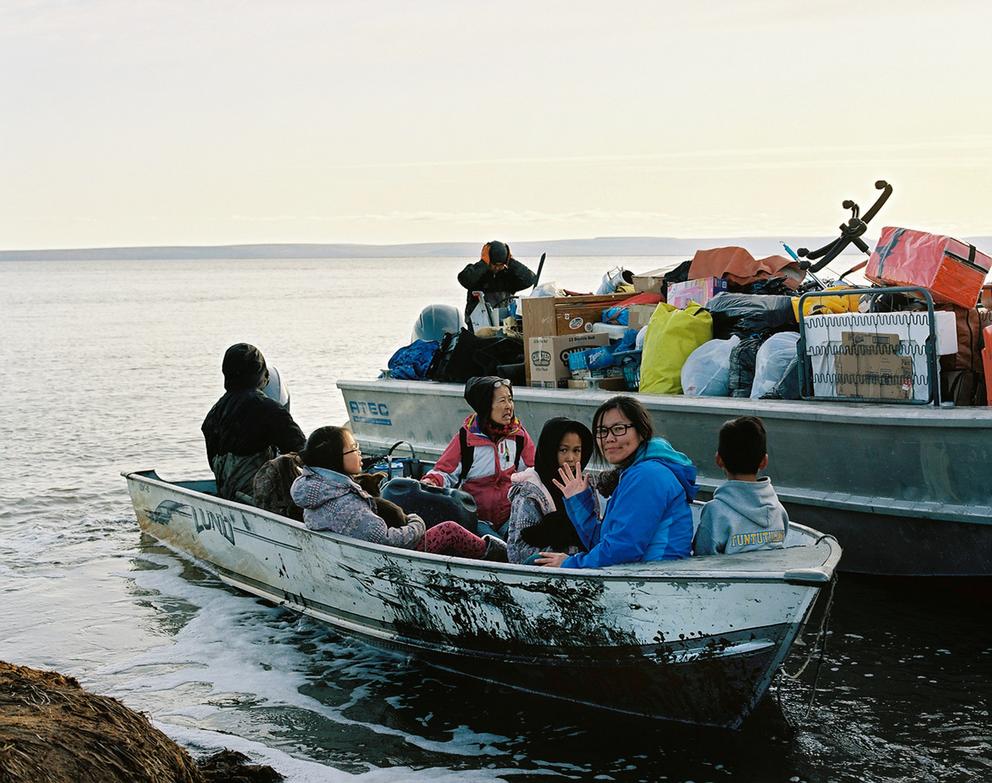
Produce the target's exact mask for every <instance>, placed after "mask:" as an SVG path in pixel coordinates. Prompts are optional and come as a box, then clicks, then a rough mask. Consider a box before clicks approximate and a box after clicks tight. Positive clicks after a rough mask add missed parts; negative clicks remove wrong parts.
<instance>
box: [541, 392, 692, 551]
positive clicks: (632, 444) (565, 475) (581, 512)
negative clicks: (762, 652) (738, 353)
mask: <svg viewBox="0 0 992 783" xmlns="http://www.w3.org/2000/svg"><path fill="white" fill-rule="evenodd" d="M592 432H593V436H594V437H595V439H596V448H597V449H598V451H599V453H600V456H602V457H603V459H605V460H606V461H607V462H609V463H610V464H611V465H613V466H614V468H613V470H611V471H608V472H607V473H605V474H604V475H603V476H601V477H600V481H599V484H598V487H597V489H598V490H599V492H600V493H601V494H602V495H604V496H606V497H608V498H609V500H608V501H607V504H606V513H605V515H604V517H603V520H602V522H600V521H599V519H598V518H597V517H596V511H595V509H596V504H595V502H594V498H593V490H592V489H591V488H590V487H589V481H588V479H587V478H586V476H585V474H583V472H582V466H581V465H578V466H576V468H575V469H574V470H573V469H572V467H571V466H570V465H563V466H562V467H561V469H560V471H559V474H560V477H561V481H559V480H558V479H555V481H554V483H555V486H557V487H558V488H559V489H560V490H561V493H562V496H563V497H564V498H565V509H566V511H567V512H568V516H569V518H570V519H571V520H572V524H573V525H575V529H576V531H577V532H578V534H579V537H580V538H581V539H582V542H583V543H584V544H585V546H586V548H587V549H588V550H589V551H588V552H584V553H579V554H576V555H568V556H566V555H564V554H561V553H559V552H542V553H541V558H540V559H539V560H537V564H538V565H543V566H548V567H552V568H559V567H560V568H604V567H606V566H611V565H616V564H618V563H637V562H641V561H648V560H680V559H682V558H684V557H689V554H690V547H691V545H692V511H691V510H690V507H689V504H690V503H691V502H692V499H693V498H694V497H695V496H696V490H697V487H696V468H695V467H694V466H693V464H692V460H690V459H689V458H688V457H687V456H686V455H685V454H683V453H682V452H680V451H676V450H675V449H674V448H672V445H671V444H670V443H669V442H668V441H667V440H665V439H664V438H657V437H655V436H654V427H653V426H652V424H651V414H649V413H648V412H647V410H646V409H645V408H644V406H643V405H641V403H639V402H638V401H637V400H635V399H634V398H633V397H624V396H620V397H612V398H610V399H609V400H607V401H606V402H604V403H603V404H602V405H601V406H600V407H599V409H598V410H597V411H596V414H595V415H594V416H593V420H592Z"/></svg>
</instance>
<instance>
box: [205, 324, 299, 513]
mask: <svg viewBox="0 0 992 783" xmlns="http://www.w3.org/2000/svg"><path fill="white" fill-rule="evenodd" d="M221 369H222V371H223V373H224V389H225V392H224V396H223V397H221V398H220V399H219V400H217V402H216V403H215V404H214V406H213V407H212V408H211V409H210V412H209V413H208V414H207V417H206V418H205V419H204V420H203V425H202V426H201V427H200V429H201V430H202V431H203V437H204V439H205V440H206V445H207V461H208V462H209V463H210V469H211V470H213V472H214V476H215V477H216V479H217V494H218V495H220V496H221V497H222V498H227V499H228V500H240V501H243V502H249V503H250V502H252V479H253V478H254V477H255V473H256V472H257V471H258V469H259V468H260V467H262V465H264V464H265V463H266V462H267V461H268V460H270V459H272V458H274V457H275V456H276V453H277V451H278V452H280V453H282V454H286V453H288V452H290V451H298V450H299V449H302V448H303V446H304V445H306V438H305V437H304V435H303V431H302V430H301V429H300V428H299V426H297V424H296V422H295V421H293V417H292V416H291V415H290V413H289V410H288V405H287V407H286V408H283V406H282V405H280V404H279V403H278V402H276V401H275V400H273V399H271V398H269V397H266V396H265V394H263V393H262V389H263V388H264V387H265V385H266V383H268V380H269V371H268V368H267V367H266V365H265V358H264V357H263V356H262V352H261V351H259V350H258V348H256V347H255V346H254V345H248V344H247V343H238V344H237V345H232V346H231V347H230V348H228V349H227V352H226V353H225V354H224V362H223V364H222V366H221Z"/></svg>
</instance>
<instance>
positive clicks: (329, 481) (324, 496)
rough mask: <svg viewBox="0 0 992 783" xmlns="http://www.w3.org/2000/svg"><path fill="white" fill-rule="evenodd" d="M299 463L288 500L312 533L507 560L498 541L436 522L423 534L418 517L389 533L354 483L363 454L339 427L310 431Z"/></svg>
mask: <svg viewBox="0 0 992 783" xmlns="http://www.w3.org/2000/svg"><path fill="white" fill-rule="evenodd" d="M300 459H301V461H302V462H303V464H304V468H303V473H302V475H301V476H300V477H299V478H298V479H296V481H294V482H293V486H292V488H291V489H290V495H291V496H292V498H293V502H294V503H296V504H297V505H298V506H300V507H301V508H302V509H303V523H304V524H305V525H306V526H307V527H308V528H310V529H311V530H328V531H330V532H332V533H339V534H340V535H343V536H351V537H352V538H359V539H361V540H363V541H371V542H372V543H373V544H386V545H388V546H395V547H399V548H401V549H417V550H419V551H421V552H433V553H434V554H439V555H455V556H457V557H469V558H474V559H480V558H486V559H494V560H499V559H502V560H505V559H506V547H505V546H504V545H503V544H502V542H501V541H495V540H493V541H490V540H487V539H486V538H480V537H479V536H477V535H475V534H474V533H470V532H469V531H468V530H466V529H465V528H463V527H462V526H461V525H459V524H458V523H457V522H450V521H449V522H440V523H438V524H436V525H434V526H433V527H431V529H430V530H425V525H424V521H423V520H422V519H421V518H420V517H418V516H417V515H416V514H407V515H406V519H407V522H406V524H405V525H403V526H402V527H389V526H388V525H387V524H386V521H385V520H384V519H383V518H382V517H380V516H379V515H378V514H376V512H375V508H374V503H373V501H372V497H371V496H370V495H369V494H368V493H367V492H366V491H365V490H364V489H362V488H361V487H360V486H359V485H358V484H357V483H356V482H355V477H356V476H358V474H360V473H361V472H362V451H361V449H360V448H359V447H358V443H357V441H356V440H355V436H354V435H352V433H351V432H350V431H349V430H346V429H344V428H343V427H320V428H319V429H316V430H314V431H313V432H312V433H311V434H310V437H309V438H307V445H306V448H304V449H303V451H301V452H300Z"/></svg>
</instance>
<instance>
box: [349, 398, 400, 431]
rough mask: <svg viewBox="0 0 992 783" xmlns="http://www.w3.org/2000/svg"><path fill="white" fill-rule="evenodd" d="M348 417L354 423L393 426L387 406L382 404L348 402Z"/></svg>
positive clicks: (362, 401)
mask: <svg viewBox="0 0 992 783" xmlns="http://www.w3.org/2000/svg"><path fill="white" fill-rule="evenodd" d="M348 415H349V416H350V417H351V420H352V421H354V422H361V423H363V424H381V425H383V426H386V427H391V426H393V420H392V419H391V418H389V406H388V405H386V403H384V402H376V401H374V400H349V401H348Z"/></svg>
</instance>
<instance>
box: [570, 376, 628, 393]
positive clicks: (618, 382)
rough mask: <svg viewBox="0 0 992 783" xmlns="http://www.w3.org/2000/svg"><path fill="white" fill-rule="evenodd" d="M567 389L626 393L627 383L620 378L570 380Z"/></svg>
mask: <svg viewBox="0 0 992 783" xmlns="http://www.w3.org/2000/svg"><path fill="white" fill-rule="evenodd" d="M568 388H569V389H602V390H603V391H626V390H627V381H625V380H624V379H623V376H620V377H611V378H587V379H584V380H575V379H572V380H570V381H569V382H568Z"/></svg>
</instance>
